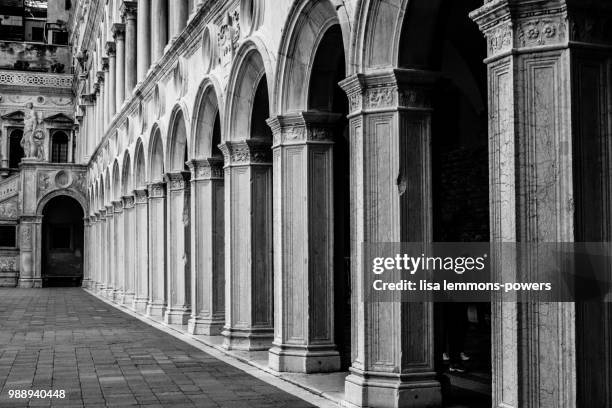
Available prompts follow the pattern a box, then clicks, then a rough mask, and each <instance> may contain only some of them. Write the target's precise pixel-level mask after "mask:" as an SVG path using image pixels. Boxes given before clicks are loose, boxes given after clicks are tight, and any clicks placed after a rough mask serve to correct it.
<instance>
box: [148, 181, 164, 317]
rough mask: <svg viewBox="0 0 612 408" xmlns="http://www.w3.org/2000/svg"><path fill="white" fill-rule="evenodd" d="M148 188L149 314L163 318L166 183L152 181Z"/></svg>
mask: <svg viewBox="0 0 612 408" xmlns="http://www.w3.org/2000/svg"><path fill="white" fill-rule="evenodd" d="M147 190H148V191H149V197H148V200H149V271H150V274H149V277H150V280H149V303H147V316H149V317H153V318H155V319H162V318H163V317H164V311H165V308H166V266H167V265H166V183H164V182H155V183H151V184H149V185H148V186H147Z"/></svg>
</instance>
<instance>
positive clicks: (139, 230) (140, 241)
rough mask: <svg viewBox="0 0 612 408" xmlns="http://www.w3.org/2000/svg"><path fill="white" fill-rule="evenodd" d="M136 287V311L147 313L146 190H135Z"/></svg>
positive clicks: (147, 215)
mask: <svg viewBox="0 0 612 408" xmlns="http://www.w3.org/2000/svg"><path fill="white" fill-rule="evenodd" d="M134 200H135V203H134V211H135V214H134V216H135V221H134V222H135V229H134V230H135V232H136V234H135V236H134V245H135V251H136V253H135V255H134V260H135V265H134V269H135V278H136V282H135V286H136V294H135V297H134V310H136V311H137V312H139V313H145V312H146V308H147V302H148V301H149V218H148V217H149V205H148V199H147V190H146V189H137V190H134Z"/></svg>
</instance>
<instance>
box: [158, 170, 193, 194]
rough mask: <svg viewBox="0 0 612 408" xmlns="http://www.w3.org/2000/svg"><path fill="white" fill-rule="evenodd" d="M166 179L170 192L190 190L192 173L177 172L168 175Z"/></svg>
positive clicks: (165, 176)
mask: <svg viewBox="0 0 612 408" xmlns="http://www.w3.org/2000/svg"><path fill="white" fill-rule="evenodd" d="M164 179H165V180H166V183H167V188H168V190H169V191H178V190H189V180H190V179H191V173H189V172H188V171H177V172H173V173H166V174H165V175H164Z"/></svg>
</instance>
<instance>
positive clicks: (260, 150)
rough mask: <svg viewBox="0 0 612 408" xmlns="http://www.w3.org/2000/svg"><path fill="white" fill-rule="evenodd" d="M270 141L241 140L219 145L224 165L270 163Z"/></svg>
mask: <svg viewBox="0 0 612 408" xmlns="http://www.w3.org/2000/svg"><path fill="white" fill-rule="evenodd" d="M270 147H271V145H270V142H268V141H264V140H256V139H249V140H241V141H232V142H225V143H222V144H221V145H219V148H220V149H221V151H222V152H223V156H224V159H225V165H226V166H231V165H250V164H271V163H272V150H271V148H270Z"/></svg>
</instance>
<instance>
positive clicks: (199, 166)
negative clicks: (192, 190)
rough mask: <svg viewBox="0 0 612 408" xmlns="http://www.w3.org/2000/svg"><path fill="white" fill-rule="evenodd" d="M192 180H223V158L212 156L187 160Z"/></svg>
mask: <svg viewBox="0 0 612 408" xmlns="http://www.w3.org/2000/svg"><path fill="white" fill-rule="evenodd" d="M187 165H188V166H189V170H191V179H192V180H223V159H217V158H214V157H211V158H208V159H194V160H190V161H188V162H187Z"/></svg>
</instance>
